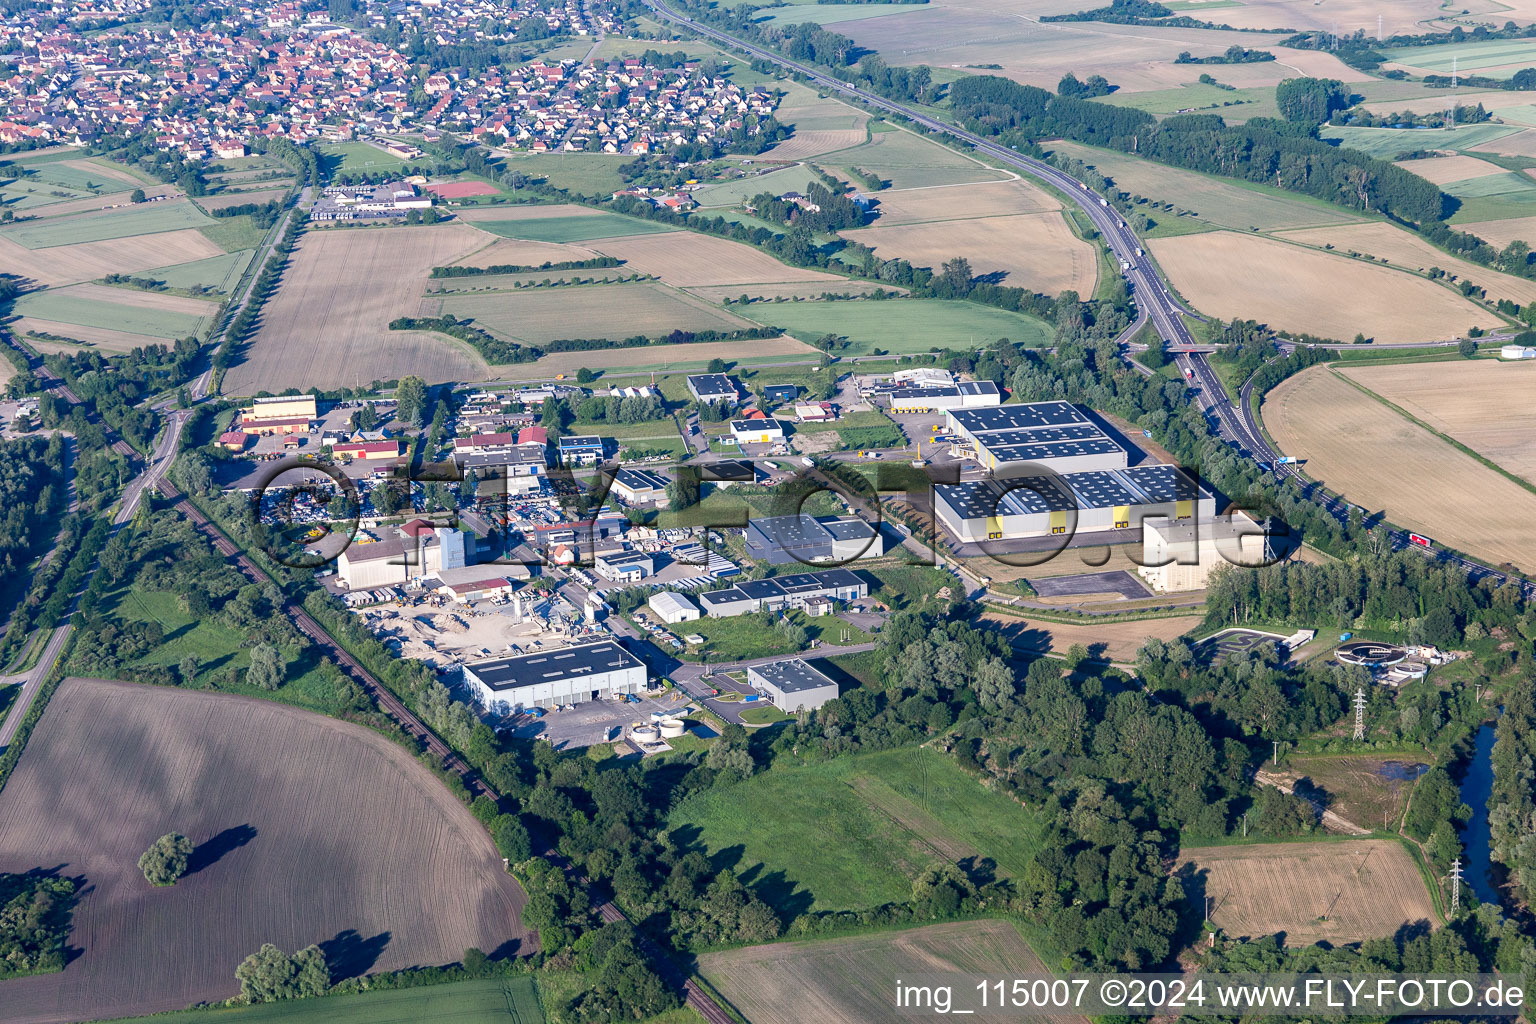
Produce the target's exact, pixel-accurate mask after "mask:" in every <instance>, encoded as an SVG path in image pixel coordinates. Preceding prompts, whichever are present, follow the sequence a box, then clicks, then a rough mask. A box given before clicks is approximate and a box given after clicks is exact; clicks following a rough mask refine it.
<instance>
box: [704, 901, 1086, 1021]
mask: <svg viewBox="0 0 1536 1024" xmlns="http://www.w3.org/2000/svg"><path fill="white" fill-rule="evenodd" d="M699 973H700V974H702V975H703V976H704V978H705V979H706V980H707V981H708V982H709V983H710V984H711V985H712V986H713V987H714V988H715V989H716V990H717V991H718V992H719V993H720V994H721V995H723V996H724V997H725V998H726V999H727V1000H729V1001H730V1003H731V1005H732V1006H734V1007H735V1008H736V1009H737V1010H738V1011H739V1012H740V1013H741V1014H742V1016H744V1017H745V1018H746V1019H747V1020H750V1021H751V1022H752V1024H805V1022H808V1021H827V1022H832V1021H835V1022H837V1024H886V1022H888V1021H891V1020H893V1019H900V1018H899V1017H895V1016H893V1011H892V1009H891V1004H892V987H891V986H892V985H893V984H894V981H895V979H897V978H911V977H913V976H915V975H922V974H930V973H931V974H972V975H986V976H989V977H1018V976H1022V975H1044V974H1048V973H1050V972H1049V971H1048V970H1047V969H1046V966H1045V964H1044V963H1042V962H1041V960H1040V958H1039V957H1038V956H1036V955H1035V952H1034V950H1032V949H1030V948H1029V946H1028V944H1027V943H1025V941H1024V939H1023V938H1022V937H1021V936H1020V935H1019V932H1018V929H1016V928H1014V927H1013V925H1011V924H1009V923H1008V922H1007V921H995V920H992V921H963V922H954V923H951V924H933V925H928V926H927V927H924V928H913V929H910V930H907V931H899V932H883V933H881V934H878V935H858V936H852V937H849V938H843V939H822V940H819V941H812V942H778V943H772V944H770V945H766V946H748V947H746V948H744V949H733V950H728V951H726V952H723V953H705V954H703V955H702V956H700V957H699ZM928 1015H929V1016H933V1014H931V1013H930V1014H928ZM1021 1019H1023V1018H1021ZM1035 1019H1045V1020H1051V1021H1055V1022H1061V1024H1067V1022H1074V1024H1086V1020H1085V1018H1083V1017H1074V1016H1070V1015H1061V1016H1054V1017H1049V1018H1035Z"/></svg>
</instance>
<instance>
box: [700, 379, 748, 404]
mask: <svg viewBox="0 0 1536 1024" xmlns="http://www.w3.org/2000/svg"><path fill="white" fill-rule="evenodd" d="M688 393H689V394H690V395H692V396H693V398H694V400H695V401H698V402H730V403H731V404H732V405H734V404H736V399H737V397H738V396H739V392H737V390H736V382H735V381H733V380H731V378H730V377H728V376H726V375H725V374H723V373H694V374H690V375H689V376H688Z"/></svg>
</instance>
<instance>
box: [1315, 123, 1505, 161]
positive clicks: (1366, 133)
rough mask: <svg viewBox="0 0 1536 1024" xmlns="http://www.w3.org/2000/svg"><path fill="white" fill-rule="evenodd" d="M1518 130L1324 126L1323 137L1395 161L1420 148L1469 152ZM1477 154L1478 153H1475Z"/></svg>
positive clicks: (1489, 126)
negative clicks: (1468, 150) (1467, 150)
mask: <svg viewBox="0 0 1536 1024" xmlns="http://www.w3.org/2000/svg"><path fill="white" fill-rule="evenodd" d="M1516 131H1519V129H1518V128H1511V127H1509V126H1507V125H1502V124H1466V125H1462V126H1461V127H1459V128H1452V129H1450V130H1449V131H1446V130H1443V129H1435V130H1433V131H1431V130H1429V129H1419V128H1350V127H1343V128H1334V127H1332V126H1331V125H1324V126H1323V129H1322V132H1321V137H1322V138H1323V139H1325V140H1329V139H1337V140H1339V144H1340V145H1341V146H1346V147H1348V148H1349V149H1358V150H1359V151H1360V152H1362V153H1369V154H1370V155H1371V156H1375V157H1380V158H1381V159H1383V160H1395V159H1397V158H1398V157H1399V156H1400V155H1402V154H1403V153H1410V152H1413V151H1414V150H1418V149H1454V150H1466V149H1470V148H1471V147H1473V146H1477V145H1481V144H1482V143H1484V142H1492V141H1493V140H1494V139H1502V138H1503V137H1504V136H1506V135H1511V134H1513V133H1514V132H1516ZM1474 155H1475V154H1474Z"/></svg>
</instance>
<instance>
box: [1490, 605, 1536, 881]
mask: <svg viewBox="0 0 1536 1024" xmlns="http://www.w3.org/2000/svg"><path fill="white" fill-rule="evenodd" d="M1533 625H1536V623H1530V624H1528V623H1521V637H1522V639H1523V640H1525V642H1526V644H1529V643H1530V640H1531V637H1530V636H1529V635H1528V634H1527V632H1526V630H1528V629H1531V627H1532V626H1533ZM1532 632H1536V630H1532ZM1492 763H1493V794H1492V796H1491V797H1490V799H1489V801H1488V831H1489V835H1490V841H1491V844H1492V847H1493V851H1492V852H1493V859H1494V860H1495V861H1497V862H1498V863H1499V864H1501V865H1503V866H1504V868H1505V870H1506V871H1508V872H1509V880H1510V882H1511V883H1513V885H1514V886H1515V893H1516V895H1517V896H1518V897H1519V898H1520V899H1521V900H1523V901H1524V902H1525V904H1526V905H1527V906H1530V905H1531V901H1532V895H1533V893H1536V691H1533V683H1532V677H1531V674H1530V673H1529V672H1527V673H1526V674H1525V675H1524V676H1523V677H1522V678H1521V679H1520V681H1519V682H1518V683H1517V684H1516V685H1515V688H1514V690H1513V691H1512V692H1511V693H1509V694H1508V695H1507V697H1506V700H1505V704H1504V714H1503V715H1502V716H1501V717H1500V718H1499V721H1498V725H1497V732H1496V738H1495V740H1494V744H1493V756H1492Z"/></svg>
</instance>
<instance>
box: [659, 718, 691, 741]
mask: <svg viewBox="0 0 1536 1024" xmlns="http://www.w3.org/2000/svg"><path fill="white" fill-rule="evenodd" d="M660 725H661V735H662V738H663V739H669V740H675V739H677V738H678V737H679V736H681V735H682V734H683V733H685V732H687V731H688V726H687V725H685V724H684V723H683V720H682V719H681V718H663V719H662V720H661V723H660Z"/></svg>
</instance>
